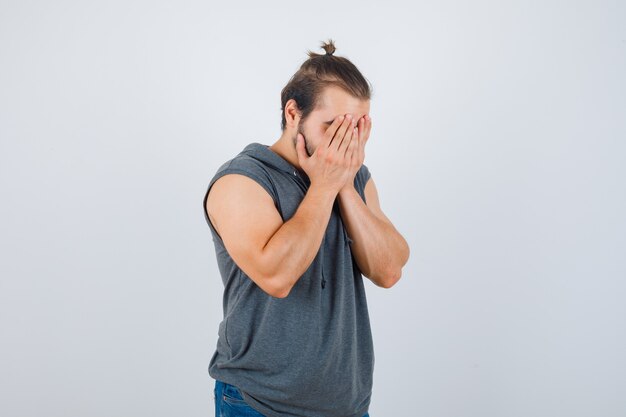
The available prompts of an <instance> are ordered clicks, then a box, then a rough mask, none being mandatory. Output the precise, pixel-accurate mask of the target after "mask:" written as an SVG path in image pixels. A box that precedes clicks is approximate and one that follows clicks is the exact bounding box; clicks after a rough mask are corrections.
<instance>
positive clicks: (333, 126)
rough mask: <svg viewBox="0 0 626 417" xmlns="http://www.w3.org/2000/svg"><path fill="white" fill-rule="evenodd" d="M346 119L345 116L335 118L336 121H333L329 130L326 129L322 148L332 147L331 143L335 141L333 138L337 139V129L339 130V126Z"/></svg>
mask: <svg viewBox="0 0 626 417" xmlns="http://www.w3.org/2000/svg"><path fill="white" fill-rule="evenodd" d="M344 119H345V117H344V116H343V115H341V116H339V117H335V120H333V123H332V124H331V125H330V126H328V129H326V132H324V134H325V135H326V136H325V137H324V141H323V142H322V143H321V144H320V146H325V147H327V148H328V147H329V146H330V144H331V142H332V141H333V138H334V137H335V134H336V132H337V129H339V126H341V125H342V123H343V121H344Z"/></svg>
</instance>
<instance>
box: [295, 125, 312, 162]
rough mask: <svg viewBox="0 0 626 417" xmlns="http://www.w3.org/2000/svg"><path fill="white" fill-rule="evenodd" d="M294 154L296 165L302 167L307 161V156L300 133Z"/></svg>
mask: <svg viewBox="0 0 626 417" xmlns="http://www.w3.org/2000/svg"><path fill="white" fill-rule="evenodd" d="M296 152H297V154H298V163H299V164H300V166H302V164H303V163H306V162H305V161H306V160H307V159H309V155H308V154H307V153H306V149H305V146H304V136H302V134H301V133H298V136H297V139H296Z"/></svg>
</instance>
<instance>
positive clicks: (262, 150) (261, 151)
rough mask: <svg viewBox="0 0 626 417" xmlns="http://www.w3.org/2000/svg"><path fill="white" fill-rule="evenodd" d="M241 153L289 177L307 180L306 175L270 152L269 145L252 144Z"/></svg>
mask: <svg viewBox="0 0 626 417" xmlns="http://www.w3.org/2000/svg"><path fill="white" fill-rule="evenodd" d="M242 153H245V154H247V155H250V156H252V157H253V158H255V159H258V160H260V161H262V162H264V163H267V164H269V165H272V166H274V167H276V168H278V169H280V170H281V171H283V172H286V173H288V174H290V175H293V176H296V177H300V178H304V179H305V180H308V177H307V176H306V174H304V175H303V174H302V173H301V172H299V171H298V169H297V168H296V167H295V166H293V165H292V164H291V163H290V162H289V161H287V160H286V159H285V158H283V157H282V156H280V155H279V154H277V153H276V152H274V151H273V150H271V149H270V148H269V145H265V144H263V143H259V142H252V143H250V144H249V145H247V146H246V147H245V148H244V149H243V151H242Z"/></svg>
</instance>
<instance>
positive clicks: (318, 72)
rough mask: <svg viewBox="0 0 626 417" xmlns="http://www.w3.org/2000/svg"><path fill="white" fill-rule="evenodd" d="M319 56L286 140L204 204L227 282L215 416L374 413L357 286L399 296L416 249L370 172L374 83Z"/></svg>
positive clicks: (287, 117)
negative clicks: (386, 209)
mask: <svg viewBox="0 0 626 417" xmlns="http://www.w3.org/2000/svg"><path fill="white" fill-rule="evenodd" d="M322 47H323V48H324V49H325V50H326V54H325V55H318V54H315V53H312V52H309V59H308V60H307V61H305V63H303V64H302V66H301V67H300V69H299V70H298V72H296V74H294V76H293V77H292V78H291V80H290V81H289V83H288V84H287V86H285V88H284V89H283V91H282V94H281V101H282V111H283V114H282V126H281V127H282V130H283V133H282V135H281V137H280V138H279V139H278V140H277V141H276V142H275V143H274V144H273V145H271V146H267V145H264V144H260V143H256V142H254V143H251V144H249V145H247V146H246V147H245V148H244V149H243V150H242V151H241V152H240V153H239V154H238V155H237V156H235V157H234V158H233V159H231V160H229V161H227V162H226V163H224V164H223V165H222V166H221V167H220V168H219V169H218V170H217V173H216V174H215V175H214V177H213V179H212V180H211V181H210V183H209V186H208V189H207V192H206V194H205V197H204V201H203V206H204V208H205V218H206V220H207V223H208V225H209V227H210V229H211V232H212V235H213V242H214V244H215V251H216V255H217V261H218V266H219V269H220V273H221V276H222V281H223V283H224V295H223V311H224V318H223V320H222V322H221V323H220V325H219V330H218V341H217V349H216V351H215V353H214V355H213V357H212V358H211V362H210V364H209V374H210V376H211V377H212V378H214V379H215V380H216V383H215V389H214V394H215V413H216V416H244V415H245V416H266V417H285V416H288V417H363V416H368V409H369V404H370V399H371V393H372V385H373V384H372V382H373V370H374V349H373V342H372V335H371V331H370V322H369V314H368V309H367V300H366V294H365V289H364V284H363V278H362V276H363V275H364V276H366V277H367V278H369V279H370V280H371V281H372V282H374V284H376V285H377V286H379V287H382V288H390V287H392V286H393V285H394V284H395V283H396V282H397V281H398V280H399V279H400V276H401V270H402V267H403V266H404V264H405V263H406V262H407V260H408V257H409V247H408V245H407V243H406V241H405V240H404V238H403V237H402V236H401V235H400V233H399V232H398V231H397V230H396V229H395V227H394V226H393V224H392V223H391V221H390V220H389V219H388V218H387V217H386V216H385V214H384V213H383V212H382V210H381V209H380V205H379V201H378V195H377V191H376V187H375V185H374V181H373V180H372V178H371V175H370V173H369V170H368V168H367V167H366V166H365V165H364V164H363V161H364V158H365V152H364V150H365V144H366V143H367V140H368V138H369V133H370V130H371V118H370V117H369V102H370V95H371V89H370V86H369V85H368V83H367V81H366V80H365V78H364V77H363V76H362V75H361V73H360V72H359V70H358V69H357V68H356V67H355V66H354V65H353V64H352V63H351V62H350V61H348V60H347V59H345V58H343V57H336V56H334V55H332V54H333V52H334V50H335V47H334V45H333V43H332V41H330V42H329V43H325V44H323V45H322Z"/></svg>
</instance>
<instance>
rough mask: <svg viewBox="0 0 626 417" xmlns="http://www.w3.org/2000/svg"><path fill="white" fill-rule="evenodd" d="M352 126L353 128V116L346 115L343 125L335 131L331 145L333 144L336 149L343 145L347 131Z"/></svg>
mask: <svg viewBox="0 0 626 417" xmlns="http://www.w3.org/2000/svg"><path fill="white" fill-rule="evenodd" d="M351 128H352V117H348V115H346V117H345V118H344V120H343V123H342V124H341V126H339V129H338V130H337V132H336V133H335V137H334V138H333V141H332V142H331V144H330V146H332V147H333V148H334V150H335V151H337V150H338V149H339V145H341V142H342V139H343V137H344V136H345V135H346V132H347V131H348V129H351Z"/></svg>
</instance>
